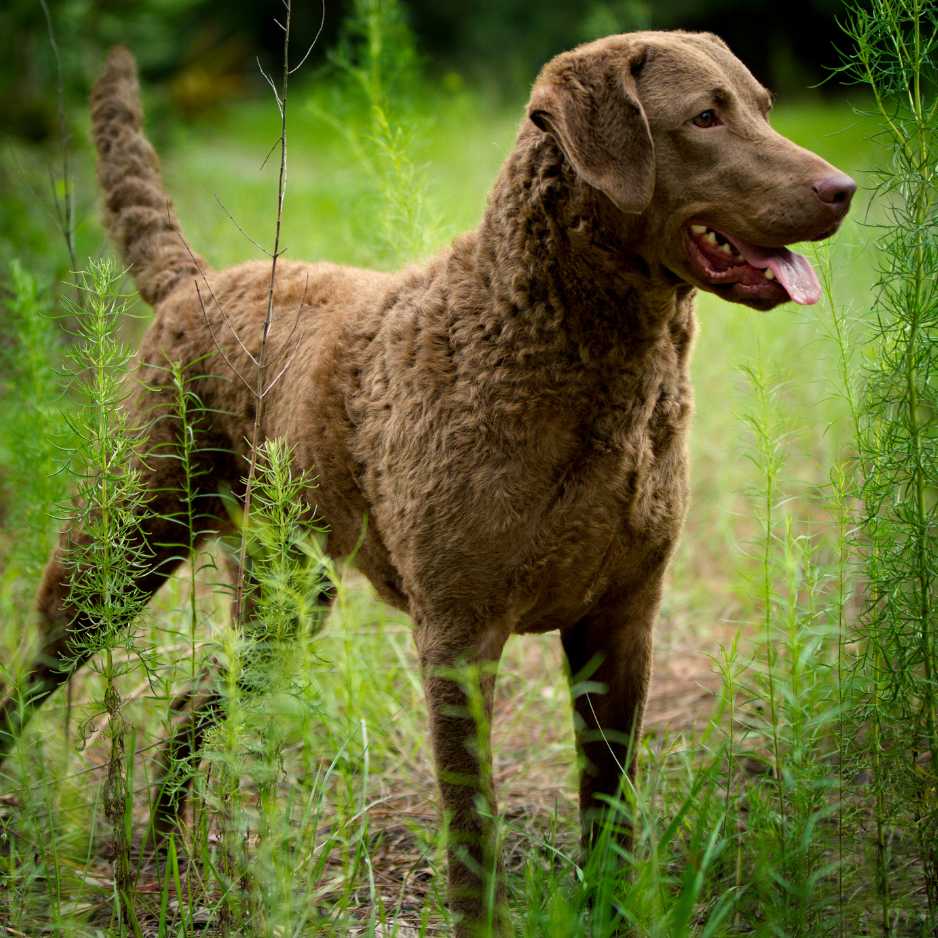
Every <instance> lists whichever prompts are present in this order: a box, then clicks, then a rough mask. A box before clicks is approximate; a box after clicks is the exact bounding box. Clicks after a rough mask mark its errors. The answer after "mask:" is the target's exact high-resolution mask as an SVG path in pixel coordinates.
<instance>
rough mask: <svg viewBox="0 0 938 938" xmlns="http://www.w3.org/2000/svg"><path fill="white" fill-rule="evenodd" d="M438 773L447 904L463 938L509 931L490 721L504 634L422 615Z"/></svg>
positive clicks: (419, 629)
mask: <svg viewBox="0 0 938 938" xmlns="http://www.w3.org/2000/svg"><path fill="white" fill-rule="evenodd" d="M414 637H415V639H416V642H417V650H418V652H419V654H420V667H421V672H422V676H423V685H424V692H425V694H426V698H427V708H428V710H429V715H430V731H431V734H432V737H433V754H434V758H435V761H436V776H437V782H438V784H439V788H440V794H441V796H442V802H443V811H444V812H445V816H446V823H447V824H448V837H447V862H448V866H449V903H450V909H451V911H452V912H453V914H454V916H455V917H456V930H455V934H456V936H457V938H478V936H487V935H503V934H507V933H508V928H507V921H508V912H507V908H506V907H505V904H504V901H503V894H502V890H501V887H500V877H499V876H498V857H497V845H496V842H495V823H494V820H495V812H496V803H495V791H494V786H493V784H492V753H491V744H490V739H491V736H490V727H491V719H492V698H493V694H494V689H495V671H496V668H497V666H498V660H499V658H500V657H501V653H502V648H503V647H504V644H505V638H506V635H505V634H504V633H503V632H501V631H499V630H496V629H489V630H483V631H481V632H480V630H479V629H478V627H474V628H470V627H466V628H463V627H461V626H457V627H454V625H453V624H452V623H450V622H445V621H439V620H436V619H433V618H423V617H419V616H418V617H417V618H416V626H415V630H414Z"/></svg>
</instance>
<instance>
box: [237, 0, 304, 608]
mask: <svg viewBox="0 0 938 938" xmlns="http://www.w3.org/2000/svg"><path fill="white" fill-rule="evenodd" d="M284 6H285V9H286V14H287V15H286V18H285V22H284V25H283V26H282V29H283V71H282V74H281V85H280V89H279V91H278V89H277V86H276V85H275V84H274V82H273V80H272V79H271V77H270V76H269V75H268V74H267V72H265V71H264V68H263V66H262V65H261V63H260V60H258V62H257V65H258V68H259V69H260V72H261V75H263V76H264V78H265V79H266V80H267V83H268V84H269V85H270V87H271V89H272V90H273V93H274V100H275V101H276V102H277V109H278V111H279V112H280V174H279V178H278V181H277V215H276V222H275V224H274V248H273V251H272V252H271V262H270V284H269V286H268V288H267V310H266V312H265V314H264V326H263V329H262V330H261V346H260V350H259V352H258V354H257V367H256V375H255V377H256V385H255V391H254V396H255V400H256V403H255V407H254V426H253V428H252V431H251V440H250V444H251V448H250V456H249V458H248V477H247V481H246V483H245V488H244V508H243V511H242V521H241V547H240V551H239V558H238V562H239V570H238V582H237V584H236V586H235V597H234V618H235V622H236V623H237V624H238V625H240V624H241V623H242V619H243V615H244V586H245V567H246V564H247V549H248V536H247V535H248V525H249V524H250V516H251V497H252V495H253V489H254V480H255V478H256V475H257V448H258V445H259V443H260V438H261V429H262V427H263V419H264V400H265V386H266V384H267V340H268V337H269V336H270V327H271V324H272V323H273V316H274V291H275V288H276V282H277V261H278V260H279V259H280V253H281V250H280V229H281V226H282V223H283V201H284V197H285V196H286V190H287V89H288V86H289V81H290V20H291V18H292V13H293V9H292V2H291V0H286V2H285V4H284ZM278 377H279V376H278Z"/></svg>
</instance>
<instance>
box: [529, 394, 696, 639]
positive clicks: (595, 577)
mask: <svg viewBox="0 0 938 938" xmlns="http://www.w3.org/2000/svg"><path fill="white" fill-rule="evenodd" d="M690 409H691V402H690V394H689V390H688V389H687V388H686V386H680V385H675V384H672V383H669V382H665V383H664V384H662V385H661V386H659V387H658V388H657V389H656V390H655V392H654V393H653V394H651V395H648V396H636V397H634V398H633V399H632V401H631V405H630V406H629V407H620V408H608V409H599V410H597V412H596V413H595V415H594V419H593V420H592V421H590V422H589V424H588V425H587V427H586V429H585V432H584V433H583V434H582V435H581V437H580V439H579V441H578V443H577V445H576V446H575V447H574V452H573V455H572V458H570V457H568V458H567V459H565V460H563V461H562V463H561V465H560V466H559V467H558V470H559V472H558V474H557V478H556V482H555V484H554V486H553V489H552V491H551V493H550V498H549V500H548V501H547V503H546V504H545V505H544V508H543V510H542V512H541V513H540V514H539V515H538V516H535V517H533V518H532V519H531V520H532V523H531V524H530V526H528V527H527V529H526V531H525V534H526V537H523V538H521V539H519V540H523V542H524V543H525V545H526V550H524V551H520V550H519V551H516V554H515V557H516V566H515V569H514V571H513V584H512V587H513V589H514V590H515V591H517V593H518V595H519V597H523V599H522V600H521V603H520V605H521V606H522V607H523V608H524V612H523V614H522V616H521V621H520V622H519V624H518V630H519V631H527V630H542V629H552V628H562V627H564V626H565V625H567V624H569V622H570V620H572V619H575V618H577V617H578V615H581V614H582V612H583V611H584V610H585V609H586V608H589V606H590V605H591V604H592V602H593V601H594V600H596V599H598V598H599V596H600V595H601V594H602V593H603V592H604V591H605V590H606V589H608V588H609V587H610V586H611V585H613V583H614V581H616V582H621V580H622V578H623V577H631V576H633V575H634V572H635V571H636V570H637V569H641V568H644V567H646V566H648V565H652V564H655V563H657V562H660V559H661V558H663V557H666V556H667V555H669V554H670V551H671V548H672V546H673V544H674V542H675V540H676V539H677V536H678V534H679V531H680V527H681V523H682V521H683V517H684V512H685V508H686V502H687V467H686V439H685V438H686V432H687V424H688V420H689V415H690Z"/></svg>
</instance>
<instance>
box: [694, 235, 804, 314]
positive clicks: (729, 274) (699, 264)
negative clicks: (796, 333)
mask: <svg viewBox="0 0 938 938" xmlns="http://www.w3.org/2000/svg"><path fill="white" fill-rule="evenodd" d="M685 230H686V234H687V256H688V259H689V260H690V268H691V271H692V272H693V274H694V276H695V277H696V278H697V279H698V280H699V281H701V285H702V286H705V287H707V288H708V289H710V290H712V291H713V292H714V293H717V294H719V295H721V296H723V297H725V298H726V299H728V300H733V301H735V302H740V303H747V304H749V305H751V306H756V307H758V308H762V309H769V308H771V307H773V306H777V305H778V304H779V303H785V302H787V301H788V300H791V301H793V302H795V303H801V304H803V305H810V304H812V303H816V302H817V301H818V300H819V299H820V298H821V285H820V283H819V282H818V278H817V274H816V273H815V272H814V268H813V267H812V266H811V263H810V261H809V260H808V259H807V258H806V257H804V256H803V255H801V254H796V253H795V252H794V251H790V250H789V249H788V248H785V247H781V248H765V247H759V246H758V245H755V244H749V243H747V242H746V241H743V240H742V239H740V238H737V237H735V236H734V235H728V234H726V233H724V232H722V231H717V229H715V228H711V227H710V226H709V225H705V224H702V223H700V222H693V223H691V224H689V225H688V226H687V228H686V229H685Z"/></svg>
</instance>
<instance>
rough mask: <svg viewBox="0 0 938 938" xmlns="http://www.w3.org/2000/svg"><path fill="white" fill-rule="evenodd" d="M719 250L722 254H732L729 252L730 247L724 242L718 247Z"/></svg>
mask: <svg viewBox="0 0 938 938" xmlns="http://www.w3.org/2000/svg"><path fill="white" fill-rule="evenodd" d="M720 250H721V251H722V252H723V253H724V254H732V253H733V252H732V251H731V250H730V246H729V245H728V244H727V243H726V242H725V241H724V242H723V244H721V245H720Z"/></svg>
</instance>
